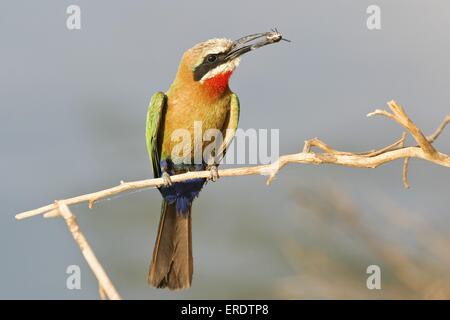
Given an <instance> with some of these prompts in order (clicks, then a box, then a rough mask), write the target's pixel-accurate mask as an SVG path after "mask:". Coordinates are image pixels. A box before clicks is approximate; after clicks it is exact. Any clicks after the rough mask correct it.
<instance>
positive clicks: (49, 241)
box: [0, 0, 450, 299]
mask: <svg viewBox="0 0 450 320" xmlns="http://www.w3.org/2000/svg"><path fill="white" fill-rule="evenodd" d="M374 3H376V4H377V5H379V6H380V7H381V19H382V20H381V23H382V29H381V30H378V31H370V30H368V29H367V27H366V19H367V14H366V8H367V7H368V6H369V5H370V4H374ZM70 4H77V5H79V6H80V7H81V23H82V29H81V30H78V31H69V30H67V28H66V18H67V14H66V8H67V6H68V5H70ZM273 27H277V28H278V29H279V30H280V31H281V32H282V33H283V34H284V35H285V36H286V37H287V38H288V39H290V40H292V42H291V43H285V42H282V43H280V44H277V45H273V46H269V47H266V48H263V49H261V50H257V51H256V52H252V53H251V54H248V55H246V56H244V57H243V59H242V61H241V65H240V67H239V69H238V70H237V71H236V72H235V73H234V75H233V77H232V79H231V83H230V87H231V89H232V90H233V91H234V92H236V93H237V94H238V96H239V98H240V103H241V117H240V124H239V126H240V128H243V129H247V128H261V129H271V128H276V129H279V130H280V154H284V153H295V152H298V151H299V150H300V149H301V148H302V145H303V141H304V140H306V139H308V138H313V137H319V138H321V139H322V140H324V141H326V142H327V143H328V144H330V145H331V146H333V147H335V148H337V149H340V150H346V151H364V150H369V149H372V148H377V147H382V146H385V145H388V144H390V143H392V142H393V141H394V140H395V139H397V138H398V137H400V135H401V132H402V130H401V128H399V126H398V125H397V124H395V123H393V122H392V121H389V120H387V119H384V118H373V119H368V118H366V116H365V115H366V114H367V113H368V112H370V111H373V110H374V109H376V108H380V107H385V103H386V102H387V101H389V100H391V99H395V100H396V101H398V102H399V103H400V104H402V105H403V106H404V107H405V108H406V111H407V113H408V114H409V116H410V117H411V118H412V119H413V120H414V121H415V122H416V123H417V124H418V126H419V127H420V128H422V129H423V130H424V132H425V133H431V132H432V131H433V130H434V129H435V128H436V127H437V125H438V124H439V123H440V122H441V120H442V119H443V118H444V116H445V115H447V114H449V113H450V112H449V110H450V109H449V101H450V90H449V83H450V60H449V57H450V42H449V41H448V39H449V34H448V33H449V31H448V30H450V3H449V2H448V1H444V0H442V1H437V0H434V1H418V0H417V1H416V0H414V1H413V0H410V1H406V0H405V1H401V0H397V1H381V0H379V1H365V0H364V1H362V0H359V1H355V0H354V1H331V0H329V1H323V0H316V1H277V2H274V1H256V0H255V1H234V0H229V1H227V2H226V3H224V2H212V1H191V2H181V1H178V2H175V1H173V2H168V1H137V0H136V1H128V2H126V1H106V0H97V1H82V0H78V1H61V0H58V1H47V0H42V1H22V0H15V1H2V2H1V3H0V155H1V156H0V176H1V178H2V183H1V184H0V203H1V204H2V209H1V210H0V252H1V258H0V261H1V263H0V298H26V299H36V298H44V299H49V298H56V299H83V298H88V299H91V298H92V299H96V298H97V296H98V293H97V283H96V281H95V278H94V277H93V275H92V274H91V272H90V270H89V268H88V266H87V265H86V263H85V262H84V260H83V257H82V256H81V254H80V252H79V249H78V247H77V246H76V245H75V243H74V241H73V239H72V237H71V235H70V234H69V233H68V232H67V229H66V226H65V224H64V221H62V220H61V219H50V220H44V219H42V218H41V217H35V218H32V219H28V220H24V221H21V222H18V221H15V220H14V215H15V214H17V213H19V212H22V211H25V210H29V209H33V208H36V207H39V206H42V205H46V204H49V203H51V202H52V201H53V200H55V199H61V198H67V197H72V196H75V195H79V194H84V193H88V192H92V191H96V190H100V189H104V188H108V187H111V186H114V185H116V184H118V183H119V181H120V180H125V181H132V180H139V179H145V178H149V177H151V175H152V174H151V168H150V166H149V162H148V157H147V153H146V146H145V138H144V134H145V117H146V111H147V105H148V101H149V99H150V97H151V96H152V94H153V93H154V92H156V91H165V90H167V88H168V87H169V85H170V83H171V81H172V80H173V78H174V75H175V72H176V70H177V66H178V62H179V59H180V57H181V55H182V53H183V52H184V51H185V50H186V49H188V48H190V47H191V46H193V45H194V44H196V43H198V42H200V41H204V40H207V39H209V38H214V37H228V38H231V39H235V38H239V37H241V36H244V35H247V34H250V33H255V32H264V31H268V30H269V29H270V28H273ZM436 146H437V147H438V149H440V150H442V151H443V152H447V153H448V152H449V151H450V150H449V149H450V136H449V134H448V132H446V133H444V134H443V135H442V137H441V138H440V139H439V140H438V141H437V142H436ZM410 182H411V184H412V188H411V189H410V190H406V189H404V188H403V186H402V181H401V162H396V163H390V164H387V165H385V166H382V167H380V168H378V169H376V170H362V169H350V168H344V167H337V166H320V167H318V166H307V165H292V166H289V167H287V168H286V169H283V171H282V172H280V175H279V176H278V177H277V179H276V180H275V181H274V183H273V185H272V186H270V187H267V186H266V185H265V180H264V178H263V177H257V176H251V177H237V178H233V179H230V178H223V179H221V180H220V181H219V182H217V183H210V184H208V186H207V188H205V189H204V190H203V191H202V193H201V195H200V197H199V199H198V200H196V202H195V204H194V210H193V242H194V263H195V267H194V279H193V286H192V288H191V289H189V290H185V291H182V292H176V293H173V292H168V291H164V290H156V289H153V288H150V287H148V286H147V283H146V278H147V272H148V264H149V261H150V256H151V253H152V250H153V244H154V238H155V234H156V229H157V224H158V220H159V210H160V195H159V193H158V192H156V191H155V190H145V191H142V192H137V193H133V194H130V195H126V196H119V197H115V198H113V199H111V200H109V201H101V202H99V203H97V204H96V206H95V207H94V209H93V210H89V209H87V208H86V206H85V205H80V206H76V207H73V211H74V213H75V214H76V215H77V217H78V221H79V223H80V225H81V228H82V230H83V232H84V233H85V235H86V237H87V239H88V240H89V242H90V244H91V246H92V247H93V249H94V251H95V252H96V254H97V256H98V258H99V260H100V261H101V262H102V263H103V266H104V267H105V269H106V271H107V272H108V274H109V275H110V277H111V279H112V280H113V282H114V284H115V286H116V288H117V289H118V290H119V292H120V293H121V294H122V296H123V297H125V298H139V299H141V298H150V299H154V298H158V299H159V298H176V299H178V298H183V299H184V298H276V297H279V296H278V295H277V291H276V289H274V288H275V287H276V284H277V281H278V280H279V279H285V278H286V277H290V276H291V275H292V274H293V272H294V270H293V268H292V266H290V265H289V263H288V262H286V258H285V255H284V254H283V248H282V246H283V243H284V242H283V239H285V238H286V239H293V240H295V241H296V242H299V243H302V244H303V245H305V244H306V243H309V244H311V243H312V244H315V246H317V245H320V243H321V242H320V241H321V240H320V237H321V232H322V231H321V229H320V228H319V227H318V228H317V229H314V228H312V229H311V228H309V229H308V230H305V226H304V223H303V221H302V219H298V217H299V214H300V213H301V212H304V211H305V210H307V209H305V208H303V207H302V204H301V201H300V205H298V202H299V201H298V200H299V199H300V197H299V196H298V194H299V193H300V194H301V193H302V190H305V189H307V190H315V193H316V194H318V195H321V196H323V197H325V198H326V197H327V193H326V192H324V190H326V189H327V188H329V187H330V186H331V185H332V186H333V188H336V189H338V190H340V191H342V192H344V193H345V194H347V195H348V196H349V197H350V198H351V199H352V202H354V203H355V205H357V206H358V207H359V208H361V216H362V217H366V218H367V220H366V222H364V223H367V224H368V225H370V226H371V228H373V230H374V232H375V233H379V234H380V235H382V236H383V237H384V238H387V239H388V243H389V241H391V242H393V241H403V240H406V244H405V246H406V248H407V249H405V250H410V251H411V250H412V251H414V250H419V249H420V248H418V247H417V246H416V245H415V243H414V241H413V240H411V239H410V240H411V241H408V239H409V238H408V237H407V236H402V235H400V234H397V233H389V232H390V228H389V226H387V225H386V224H385V222H383V221H384V220H383V219H381V218H380V216H381V215H383V214H384V215H389V214H390V211H389V210H392V209H389V208H390V207H389V206H386V205H382V204H381V203H386V202H389V203H391V204H392V206H395V207H398V208H402V210H405V211H406V212H408V214H409V215H410V217H411V219H412V218H417V219H421V221H426V222H427V223H428V224H430V225H432V226H434V227H436V228H439V230H440V231H441V232H443V233H446V232H448V231H450V212H449V209H448V208H449V207H450V198H449V197H448V190H449V187H450V172H449V171H448V169H445V168H441V167H438V166H435V165H432V164H429V163H424V162H420V161H417V160H413V161H411V165H410ZM331 213H332V212H331ZM349 242H350V243H352V239H350V241H349ZM324 246H328V247H330V248H331V249H332V250H337V251H339V252H343V253H345V254H344V255H345V256H346V257H347V258H348V257H349V256H350V257H352V254H353V251H352V250H356V249H353V247H352V245H348V244H345V242H343V243H340V242H339V243H338V242H333V241H331V242H328V243H325V244H324ZM311 250H313V249H311ZM356 260H357V259H356ZM369 260H370V261H371V262H372V263H377V257H375V256H373V257H370V259H369ZM366 262H367V261H359V260H357V261H356V262H354V266H355V271H354V274H353V276H354V279H357V280H356V281H357V282H358V281H359V282H358V283H360V284H361V286H365V279H366V274H365V269H366V267H367V265H368V263H366ZM73 264H77V265H79V266H80V267H81V271H82V289H81V290H67V289H66V277H67V274H66V272H65V271H66V268H67V266H68V265H73ZM339 277H340V275H339V274H336V277H335V278H336V279H339ZM300 285H301V284H300ZM336 288H337V287H336ZM339 289H342V290H345V286H342V287H339V288H337V290H338V291H339ZM371 294H372V295H373V297H374V298H382V297H386V296H388V295H389V292H386V290H385V291H383V292H377V293H371ZM290 297H292V298H298V297H299V296H296V295H295V294H294V295H292V296H290ZM303 297H324V296H321V295H320V294H319V295H318V294H316V293H314V292H311V293H310V294H308V292H306V294H305V295H304V296H303ZM325 297H328V296H325ZM358 297H361V296H360V295H358V294H356V293H355V295H354V296H351V298H358Z"/></svg>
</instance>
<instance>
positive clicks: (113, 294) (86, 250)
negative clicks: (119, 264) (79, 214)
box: [55, 201, 120, 300]
mask: <svg viewBox="0 0 450 320" xmlns="http://www.w3.org/2000/svg"><path fill="white" fill-rule="evenodd" d="M55 205H56V206H57V207H58V212H59V214H60V215H61V216H62V217H63V218H64V220H65V221H66V224H67V228H68V229H69V231H70V233H71V234H72V236H73V238H74V239H75V242H76V243H77V244H78V246H79V247H80V250H81V253H82V254H83V256H84V258H85V259H86V262H87V263H88V265H89V267H90V268H91V269H92V272H93V273H94V275H95V277H96V278H97V279H98V286H99V293H100V297H101V298H102V299H103V300H104V299H106V298H108V299H111V300H120V295H119V294H118V293H117V291H116V289H115V288H114V286H113V284H112V282H111V280H109V277H108V275H107V274H106V272H105V270H104V269H103V267H102V265H101V264H100V262H99V261H98V260H97V257H96V256H95V254H94V251H92V249H91V246H90V245H89V243H88V242H87V240H86V238H85V237H84V235H83V233H82V232H81V230H80V227H79V225H78V223H77V220H76V217H75V215H74V214H73V213H72V212H71V211H70V209H69V207H67V205H66V204H65V203H64V202H62V201H58V202H56V203H55Z"/></svg>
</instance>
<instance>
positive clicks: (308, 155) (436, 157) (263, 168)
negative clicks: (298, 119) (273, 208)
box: [16, 101, 450, 220]
mask: <svg viewBox="0 0 450 320" xmlns="http://www.w3.org/2000/svg"><path fill="white" fill-rule="evenodd" d="M388 105H389V107H390V108H391V110H392V112H393V113H389V112H388V111H385V110H380V109H377V110H375V111H374V112H372V113H369V114H368V116H372V115H383V116H386V117H388V118H389V119H392V120H394V121H396V122H397V123H399V124H401V125H402V126H404V127H405V129H406V130H407V131H408V132H409V133H410V134H411V135H412V136H413V138H414V139H415V140H416V142H417V144H418V145H417V146H409V147H405V146H404V142H405V138H406V134H405V133H404V134H403V135H402V137H401V138H400V139H399V140H397V141H396V142H394V143H393V144H391V145H389V146H387V147H385V148H381V149H379V150H372V151H368V152H364V153H351V152H342V151H337V150H335V149H333V148H331V147H330V146H328V145H327V144H326V143H324V142H322V141H320V140H319V139H317V138H314V139H311V140H307V141H305V145H304V148H303V152H300V153H296V154H288V155H283V156H280V157H279V158H278V160H277V161H275V162H274V163H272V164H268V165H259V166H254V167H241V168H232V169H222V170H219V171H218V174H219V176H220V177H235V176H246V175H263V176H267V177H268V179H267V184H270V183H271V182H272V181H273V179H274V178H275V176H276V175H277V173H278V172H279V171H280V170H281V169H282V168H283V167H284V166H285V165H287V164H288V163H303V164H335V165H341V166H347V167H354V168H376V167H378V166H380V165H382V164H385V163H387V162H392V161H395V160H398V159H410V158H418V159H422V160H426V161H429V162H432V163H435V164H437V165H440V166H444V167H447V168H450V156H448V155H447V154H444V153H440V152H438V151H437V150H436V149H435V148H434V147H433V146H432V142H434V141H435V140H436V138H437V137H438V136H439V135H440V134H441V132H442V131H443V130H444V128H445V126H446V125H447V123H448V122H450V116H447V117H446V118H445V119H444V121H443V122H442V124H441V125H440V126H439V128H438V129H437V130H436V131H435V132H434V133H433V134H432V135H431V136H429V137H428V138H427V137H425V136H424V135H423V133H422V132H421V131H420V130H419V128H417V127H416V125H415V124H414V123H413V122H412V121H411V120H410V119H409V118H408V116H407V115H406V113H405V112H404V110H403V108H402V107H401V106H399V105H398V104H397V103H396V102H395V101H390V102H389V103H388ZM312 147H317V148H319V149H321V150H323V151H324V153H315V152H312V151H311V149H312ZM408 161H409V160H408ZM407 169H408V162H407V163H406V164H405V165H404V169H403V177H404V179H403V181H404V184H405V186H407V185H408V186H409V184H408V180H407V175H406V172H407ZM210 175H211V173H210V171H195V172H187V173H183V174H178V175H174V176H172V177H171V180H172V182H181V181H185V180H189V179H193V178H208V177H210ZM163 184H164V180H163V179H162V178H156V179H147V180H140V181H133V182H123V181H121V183H120V184H119V185H118V186H115V187H113V188H109V189H105V190H101V191H97V192H93V193H88V194H85V195H81V196H77V197H74V198H68V199H65V200H63V201H64V203H65V204H66V205H73V204H78V203H83V202H87V203H88V206H89V208H92V206H93V205H94V203H95V202H96V201H98V200H100V199H104V198H108V197H111V196H114V195H117V194H119V193H123V192H127V191H131V190H136V189H143V188H156V187H159V186H162V185H163ZM55 209H57V207H56V204H49V205H46V206H44V207H40V208H37V209H34V210H30V211H26V212H22V213H19V214H17V215H16V219H18V220H21V219H25V218H29V217H32V216H36V215H42V214H43V215H44V216H45V217H54V216H57V214H56V213H55V211H54V210H55Z"/></svg>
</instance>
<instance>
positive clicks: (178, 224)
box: [148, 200, 193, 290]
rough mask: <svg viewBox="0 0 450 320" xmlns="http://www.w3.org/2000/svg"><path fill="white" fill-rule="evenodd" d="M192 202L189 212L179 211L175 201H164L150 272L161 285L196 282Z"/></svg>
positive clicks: (182, 285)
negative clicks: (193, 275) (194, 276)
mask: <svg viewBox="0 0 450 320" xmlns="http://www.w3.org/2000/svg"><path fill="white" fill-rule="evenodd" d="M191 207H192V206H191V205H189V210H188V212H187V213H183V214H178V213H177V211H176V205H175V203H173V204H169V203H168V202H167V201H166V200H163V202H162V206H161V218H160V221H159V227H158V234H157V236H156V242H155V248H154V249H153V257H152V262H151V264H150V271H149V275H148V282H149V284H150V285H152V286H154V287H157V288H165V287H167V288H169V289H172V290H174V289H183V288H189V287H190V286H191V282H192V271H193V258H192V231H191Z"/></svg>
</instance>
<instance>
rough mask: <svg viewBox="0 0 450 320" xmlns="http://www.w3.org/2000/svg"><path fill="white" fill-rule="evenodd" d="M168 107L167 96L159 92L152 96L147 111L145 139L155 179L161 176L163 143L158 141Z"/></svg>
mask: <svg viewBox="0 0 450 320" xmlns="http://www.w3.org/2000/svg"><path fill="white" fill-rule="evenodd" d="M166 105H167V97H166V95H165V94H164V93H163V92H157V93H155V94H154V95H153V96H152V98H151V100H150V103H149V105H148V111H147V124H146V129H145V138H146V141H147V150H148V155H149V158H150V160H151V161H152V168H153V176H154V177H155V178H159V177H160V176H161V167H160V161H161V141H158V140H159V139H160V137H159V136H160V135H159V133H160V127H161V122H162V118H163V114H164V112H165V108H166Z"/></svg>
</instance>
